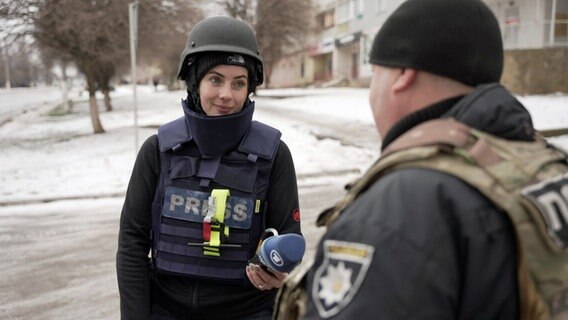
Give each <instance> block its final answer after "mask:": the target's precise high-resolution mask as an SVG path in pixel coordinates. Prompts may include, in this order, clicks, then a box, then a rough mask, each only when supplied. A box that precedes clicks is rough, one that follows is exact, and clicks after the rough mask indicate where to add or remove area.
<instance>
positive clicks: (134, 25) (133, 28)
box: [128, 0, 138, 153]
mask: <svg viewBox="0 0 568 320" xmlns="http://www.w3.org/2000/svg"><path fill="white" fill-rule="evenodd" d="M128 21H129V25H130V69H131V73H132V92H133V93H134V147H135V150H134V151H135V153H138V97H137V95H136V46H137V44H138V0H134V1H133V2H131V3H129V4H128Z"/></svg>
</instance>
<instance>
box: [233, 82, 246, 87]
mask: <svg viewBox="0 0 568 320" xmlns="http://www.w3.org/2000/svg"><path fill="white" fill-rule="evenodd" d="M246 86H247V84H246V82H244V81H236V82H234V83H233V88H235V89H242V88H244V87H246Z"/></svg>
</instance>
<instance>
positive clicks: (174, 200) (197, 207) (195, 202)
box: [162, 186, 254, 229]
mask: <svg viewBox="0 0 568 320" xmlns="http://www.w3.org/2000/svg"><path fill="white" fill-rule="evenodd" d="M209 196H211V194H210V193H207V192H201V191H194V190H187V189H182V188H176V187H171V186H170V187H167V188H166V194H165V197H164V205H163V206H162V215H163V216H165V217H169V218H175V219H181V220H186V221H193V222H199V223H201V222H203V218H204V217H205V215H206V214H207V209H208V208H209V204H208V200H209ZM253 211H254V201H253V200H252V199H250V198H243V197H234V196H230V197H228V198H227V206H226V209H225V225H227V226H228V227H230V228H237V229H250V226H251V222H252V215H253Z"/></svg>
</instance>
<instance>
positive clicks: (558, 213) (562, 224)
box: [522, 175, 568, 249]
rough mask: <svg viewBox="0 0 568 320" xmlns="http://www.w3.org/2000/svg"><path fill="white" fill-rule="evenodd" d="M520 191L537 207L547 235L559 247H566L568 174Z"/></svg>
mask: <svg viewBox="0 0 568 320" xmlns="http://www.w3.org/2000/svg"><path fill="white" fill-rule="evenodd" d="M522 193H523V195H524V196H525V198H526V199H527V200H529V201H530V202H531V203H532V204H533V205H535V206H536V207H537V208H538V211H539V212H540V214H541V217H542V220H543V221H544V224H545V226H546V228H547V231H548V236H549V237H550V238H551V239H552V240H553V241H554V243H556V245H558V246H559V247H560V248H562V249H564V248H566V247H568V175H563V176H560V177H555V178H552V179H549V180H545V181H543V182H541V183H539V184H537V185H533V186H530V187H527V188H525V189H523V191H522Z"/></svg>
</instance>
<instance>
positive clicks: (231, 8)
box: [217, 0, 258, 27]
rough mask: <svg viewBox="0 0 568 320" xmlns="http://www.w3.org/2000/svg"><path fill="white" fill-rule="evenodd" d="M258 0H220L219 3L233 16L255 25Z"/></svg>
mask: <svg viewBox="0 0 568 320" xmlns="http://www.w3.org/2000/svg"><path fill="white" fill-rule="evenodd" d="M257 1H258V0H220V1H217V3H218V4H219V5H220V6H221V7H223V9H225V11H226V12H227V14H228V15H229V16H231V17H233V18H237V19H239V20H242V21H244V22H246V23H248V24H249V25H251V26H253V27H254V25H255V22H256V19H255V16H256V15H255V10H256V5H257Z"/></svg>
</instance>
